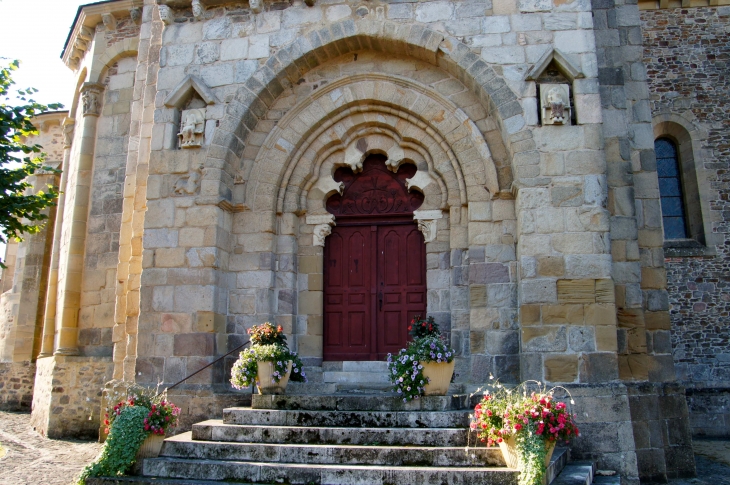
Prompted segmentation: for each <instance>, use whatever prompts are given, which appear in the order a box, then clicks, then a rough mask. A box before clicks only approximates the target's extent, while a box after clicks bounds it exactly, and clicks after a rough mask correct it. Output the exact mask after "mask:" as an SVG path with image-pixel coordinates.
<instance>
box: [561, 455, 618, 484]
mask: <svg viewBox="0 0 730 485" xmlns="http://www.w3.org/2000/svg"><path fill="white" fill-rule="evenodd" d="M594 476H595V465H594V463H593V462H588V461H576V462H573V463H569V464H567V465H566V466H565V467H564V468H563V469H562V470H561V471H560V474H559V475H558V476H557V477H556V478H555V480H554V481H553V484H554V485H592V483H593V481H594ZM601 478H612V479H613V480H612V481H615V482H617V483H621V479H620V477H601ZM601 482H602V483H604V484H605V483H606V482H605V481H603V480H596V483H601Z"/></svg>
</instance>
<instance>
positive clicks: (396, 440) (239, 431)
mask: <svg viewBox="0 0 730 485" xmlns="http://www.w3.org/2000/svg"><path fill="white" fill-rule="evenodd" d="M193 439H194V440H201V441H232V442H239V443H296V444H310V443H317V444H335V445H341V444H349V445H382V446H391V445H395V446H399V445H400V446H466V444H467V439H468V431H467V430H466V429H464V428H382V427H380V428H341V427H332V426H312V427H301V426H256V425H236V424H225V423H223V421H222V420H219V419H215V420H209V421H203V422H202V423H197V424H194V425H193ZM471 442H472V444H474V442H475V439H474V438H473V437H472V439H471Z"/></svg>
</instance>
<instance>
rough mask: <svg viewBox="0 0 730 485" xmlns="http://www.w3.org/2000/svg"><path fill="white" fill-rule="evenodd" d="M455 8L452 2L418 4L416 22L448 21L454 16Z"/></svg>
mask: <svg viewBox="0 0 730 485" xmlns="http://www.w3.org/2000/svg"><path fill="white" fill-rule="evenodd" d="M453 10H454V7H453V6H452V5H451V3H450V2H429V3H422V4H418V6H417V7H416V21H418V22H423V23H428V22H437V21H439V20H448V19H450V18H451V16H452V14H453Z"/></svg>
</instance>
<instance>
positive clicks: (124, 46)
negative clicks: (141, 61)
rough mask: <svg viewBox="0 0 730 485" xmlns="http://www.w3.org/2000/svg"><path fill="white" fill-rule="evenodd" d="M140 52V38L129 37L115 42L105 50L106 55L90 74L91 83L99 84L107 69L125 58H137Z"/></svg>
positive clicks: (104, 54) (96, 63)
mask: <svg viewBox="0 0 730 485" xmlns="http://www.w3.org/2000/svg"><path fill="white" fill-rule="evenodd" d="M138 50H139V38H137V37H134V38H132V37H129V38H126V39H124V40H120V41H119V42H115V43H114V44H112V45H110V46H109V47H107V48H106V50H104V53H103V54H102V55H101V57H99V59H98V60H97V61H95V62H94V68H93V69H92V70H91V72H90V73H89V82H92V83H98V82H100V80H101V75H102V74H103V73H104V71H105V70H106V69H108V68H109V67H110V66H112V65H114V63H115V62H117V61H118V60H119V59H121V58H123V57H133V56H134V57H136V56H137V53H138Z"/></svg>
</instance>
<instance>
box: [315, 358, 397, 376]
mask: <svg viewBox="0 0 730 485" xmlns="http://www.w3.org/2000/svg"><path fill="white" fill-rule="evenodd" d="M322 371H323V372H374V373H378V374H383V375H387V374H388V363H387V362H385V361H384V360H365V361H343V362H322Z"/></svg>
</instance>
